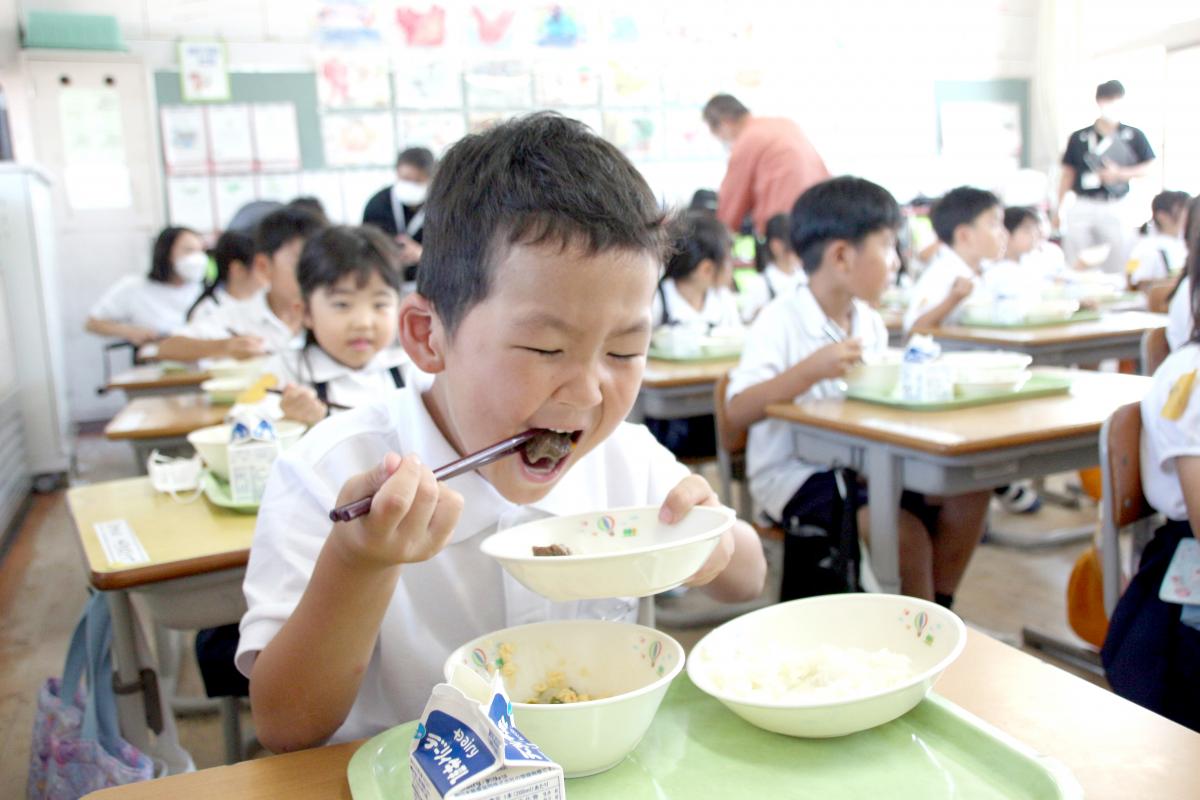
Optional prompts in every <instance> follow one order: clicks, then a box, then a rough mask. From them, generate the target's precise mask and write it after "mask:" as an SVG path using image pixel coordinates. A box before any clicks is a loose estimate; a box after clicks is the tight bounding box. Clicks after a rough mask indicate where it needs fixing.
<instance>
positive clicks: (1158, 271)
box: [1126, 192, 1191, 289]
mask: <svg viewBox="0 0 1200 800" xmlns="http://www.w3.org/2000/svg"><path fill="white" fill-rule="evenodd" d="M1190 199H1191V197H1190V196H1189V195H1188V193H1187V192H1159V193H1158V195H1156V196H1155V198H1154V200H1153V201H1152V202H1151V204H1150V214H1151V218H1150V220H1149V221H1148V222H1146V224H1145V225H1143V226H1142V227H1141V230H1140V234H1141V235H1140V236H1139V237H1138V240H1137V241H1136V242H1135V243H1134V245H1133V249H1132V250H1130V251H1129V260H1128V262H1126V271H1127V272H1128V273H1129V285H1130V286H1132V287H1133V288H1135V289H1136V288H1137V287H1138V285H1139V284H1142V283H1149V282H1152V281H1164V280H1166V279H1167V278H1169V277H1171V276H1172V275H1176V274H1178V273H1179V272H1180V271H1181V270H1182V269H1183V262H1184V261H1186V260H1187V246H1186V245H1185V244H1184V241H1183V229H1184V226H1185V225H1187V207H1188V200H1190Z"/></svg>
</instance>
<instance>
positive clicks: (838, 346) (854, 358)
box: [797, 339, 862, 380]
mask: <svg viewBox="0 0 1200 800" xmlns="http://www.w3.org/2000/svg"><path fill="white" fill-rule="evenodd" d="M860 361H862V342H861V341H860V340H858V339H842V340H841V341H838V342H833V343H831V344H827V345H825V346H824V347H822V348H820V349H819V350H816V351H814V352H813V354H812V355H810V356H809V357H808V358H806V359H805V360H804V361H801V362H800V364H807V365H808V369H809V370H810V372H809V374H810V375H812V376H813V377H814V378H816V379H817V380H826V379H829V378H841V377H843V376H844V375H845V374H846V372H847V370H849V369H850V368H851V367H853V366H854V365H855V364H857V363H858V362H860ZM797 366H799V365H797Z"/></svg>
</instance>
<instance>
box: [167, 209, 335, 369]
mask: <svg viewBox="0 0 1200 800" xmlns="http://www.w3.org/2000/svg"><path fill="white" fill-rule="evenodd" d="M322 227H324V223H322V222H321V221H320V220H319V219H318V218H317V217H315V216H313V215H312V214H311V213H309V212H308V211H305V210H303V209H300V208H294V207H291V206H284V207H283V208H281V209H278V210H276V211H272V212H271V213H270V214H268V215H267V216H266V217H264V218H263V220H262V222H260V223H259V225H258V228H257V229H256V230H255V233H254V263H253V265H252V270H253V271H254V273H255V275H257V276H258V277H259V278H260V280H263V281H265V282H267V283H268V285H269V287H270V288H268V289H267V291H266V292H264V293H259V294H256V295H252V296H251V297H249V298H248V299H246V301H245V302H241V303H237V304H226V305H223V306H221V307H219V308H218V309H217V310H216V311H215V313H212V314H209V315H207V316H206V317H205V318H204V319H193V320H192V321H191V322H190V323H188V324H187V325H185V326H184V327H182V328H180V329H179V330H177V331H176V332H175V334H174V335H172V336H171V337H170V338H168V339H165V340H163V341H162V342H160V343H159V345H158V356H159V358H166V359H172V360H175V361H199V360H200V359H205V358H239V359H241V358H253V357H255V356H261V355H265V354H268V353H275V352H281V351H283V350H287V349H289V348H296V347H299V346H300V345H301V344H302V343H303V339H302V338H301V337H300V333H301V330H302V328H303V324H302V323H303V316H304V312H303V305H302V303H301V300H300V289H299V287H298V286H297V284H296V262H297V261H299V259H300V251H301V250H303V249H304V242H305V240H306V239H308V237H309V236H312V235H313V234H314V233H316V232H317V231H319V230H320V229H321V228H322Z"/></svg>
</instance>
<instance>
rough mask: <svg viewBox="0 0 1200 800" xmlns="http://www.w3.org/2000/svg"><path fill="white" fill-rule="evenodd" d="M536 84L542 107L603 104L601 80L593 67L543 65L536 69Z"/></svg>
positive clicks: (567, 64)
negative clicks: (600, 98)
mask: <svg viewBox="0 0 1200 800" xmlns="http://www.w3.org/2000/svg"><path fill="white" fill-rule="evenodd" d="M533 82H534V87H535V91H536V95H535V96H536V100H537V105H538V106H539V107H545V106H594V105H596V104H597V103H598V102H599V96H600V76H599V74H598V73H597V71H596V70H595V69H594V68H593V67H592V65H590V64H583V63H563V62H562V61H543V62H540V63H538V64H536V65H534V72H533Z"/></svg>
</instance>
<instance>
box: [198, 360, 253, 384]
mask: <svg viewBox="0 0 1200 800" xmlns="http://www.w3.org/2000/svg"><path fill="white" fill-rule="evenodd" d="M266 368H267V359H265V358H247V359H243V360H241V361H239V360H237V359H235V358H216V359H213V360H212V361H210V362H209V364H208V366H207V367H206V368H205V372H207V373H208V374H209V375H211V376H213V377H214V378H240V377H245V376H249V377H250V379H251V380H252V381H253V380H254V379H256V378H258V376H259V375H261V374H262V373H263V372H264V371H265V370H266Z"/></svg>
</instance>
